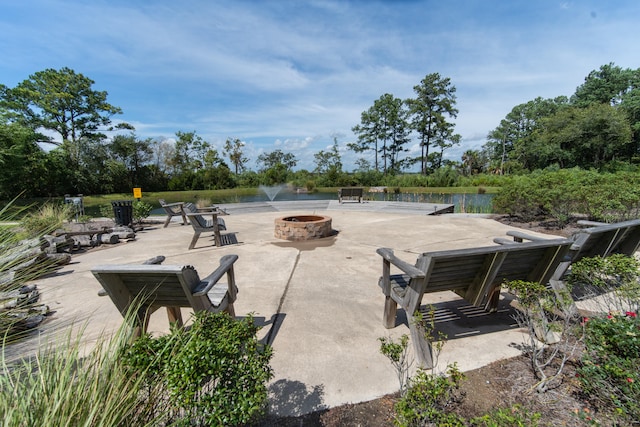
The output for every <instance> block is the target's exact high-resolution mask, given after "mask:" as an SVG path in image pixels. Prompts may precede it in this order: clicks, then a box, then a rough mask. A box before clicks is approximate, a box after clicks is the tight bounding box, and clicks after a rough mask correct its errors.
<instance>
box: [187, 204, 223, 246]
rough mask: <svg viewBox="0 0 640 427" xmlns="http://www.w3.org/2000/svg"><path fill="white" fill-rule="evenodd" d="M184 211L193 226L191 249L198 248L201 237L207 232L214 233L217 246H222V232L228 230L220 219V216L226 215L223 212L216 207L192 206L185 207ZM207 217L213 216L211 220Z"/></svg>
mask: <svg viewBox="0 0 640 427" xmlns="http://www.w3.org/2000/svg"><path fill="white" fill-rule="evenodd" d="M184 210H185V213H186V215H187V217H189V220H190V221H189V222H190V223H191V226H192V227H193V238H192V239H191V243H190V244H189V249H193V248H194V247H195V246H196V242H197V241H198V239H199V238H200V235H201V234H202V233H204V232H207V231H212V232H213V236H214V239H215V245H216V246H222V236H221V235H220V231H221V230H223V231H224V230H226V229H227V226H226V224H225V222H224V219H222V218H220V217H219V215H223V214H224V213H223V212H221V211H220V210H218V208H216V207H210V208H196V207H195V206H194V205H192V204H190V205H185V206H184ZM206 216H211V218H205V217H206Z"/></svg>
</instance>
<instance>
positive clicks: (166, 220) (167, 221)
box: [162, 215, 171, 228]
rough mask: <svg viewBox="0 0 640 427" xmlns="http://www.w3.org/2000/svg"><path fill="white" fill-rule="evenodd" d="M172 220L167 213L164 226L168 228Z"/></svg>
mask: <svg viewBox="0 0 640 427" xmlns="http://www.w3.org/2000/svg"><path fill="white" fill-rule="evenodd" d="M170 222H171V216H170V215H167V219H165V220H164V227H162V228H167V226H168V225H169V223H170Z"/></svg>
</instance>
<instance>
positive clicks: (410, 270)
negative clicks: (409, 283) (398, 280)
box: [376, 248, 425, 279]
mask: <svg viewBox="0 0 640 427" xmlns="http://www.w3.org/2000/svg"><path fill="white" fill-rule="evenodd" d="M376 252H377V253H378V255H380V256H381V257H382V259H383V262H386V263H389V264H393V265H394V266H395V267H397V268H398V269H400V270H402V272H403V273H405V274H408V275H409V276H410V277H411V278H412V279H421V278H424V277H425V274H424V271H422V270H420V269H419V268H416V267H415V266H413V265H411V264H409V263H408V262H406V261H403V260H401V259H400V258H398V257H396V256H395V255H394V253H393V250H391V249H389V248H378V249H377V250H376Z"/></svg>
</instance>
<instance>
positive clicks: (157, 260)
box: [142, 255, 165, 265]
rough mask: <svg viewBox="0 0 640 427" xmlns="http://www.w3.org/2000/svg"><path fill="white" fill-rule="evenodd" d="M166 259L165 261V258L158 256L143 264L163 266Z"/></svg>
mask: <svg viewBox="0 0 640 427" xmlns="http://www.w3.org/2000/svg"><path fill="white" fill-rule="evenodd" d="M164 259H165V258H164V256H162V255H157V256H154V257H153V258H149V259H148V260H146V261H145V262H143V263H142V264H145V265H150V264H152V265H158V264H162V263H163V262H164Z"/></svg>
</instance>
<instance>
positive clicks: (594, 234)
mask: <svg viewBox="0 0 640 427" xmlns="http://www.w3.org/2000/svg"><path fill="white" fill-rule="evenodd" d="M578 224H579V225H583V226H590V228H585V229H584V230H580V231H578V232H576V233H574V234H573V235H572V236H571V240H572V241H573V245H571V250H570V251H569V258H568V259H567V260H565V262H563V263H561V264H560V265H559V266H558V269H557V270H556V272H555V273H554V275H553V277H552V279H554V280H560V279H562V277H563V276H564V275H565V273H566V272H567V270H568V269H569V267H570V266H571V263H574V262H576V261H579V260H581V259H582V258H590V257H595V256H600V257H608V256H609V255H612V254H624V255H629V256H631V255H633V254H634V253H636V251H637V250H638V247H640V219H634V220H630V221H623V222H617V223H613V224H605V223H602V222H594V221H578ZM507 235H508V236H511V237H513V242H523V241H526V240H527V241H540V240H543V239H542V238H540V237H537V236H532V235H530V234H527V233H524V232H521V231H518V230H510V231H507ZM494 240H495V241H496V243H502V244H504V243H513V242H507V241H504V240H503V239H494Z"/></svg>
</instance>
